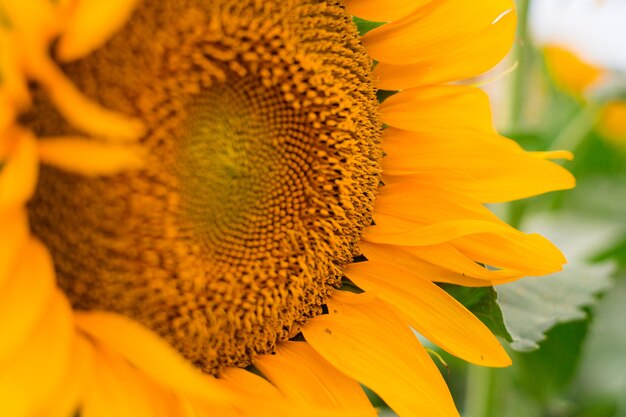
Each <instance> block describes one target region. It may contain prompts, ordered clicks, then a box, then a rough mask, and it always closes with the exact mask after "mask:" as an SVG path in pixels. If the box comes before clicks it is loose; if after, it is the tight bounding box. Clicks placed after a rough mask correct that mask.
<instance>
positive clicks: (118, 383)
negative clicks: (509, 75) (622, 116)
mask: <svg viewBox="0 0 626 417" xmlns="http://www.w3.org/2000/svg"><path fill="white" fill-rule="evenodd" d="M352 16H357V17H360V18H362V19H365V20H367V21H371V22H386V23H385V24H382V25H379V26H380V27H378V28H376V29H374V30H371V31H369V32H368V33H366V34H364V35H359V33H358V32H357V29H356V27H355V25H354V23H353V17H352ZM0 28H1V31H0V54H1V55H0V71H1V74H2V78H1V84H0V109H1V111H0V114H1V118H0V160H1V161H2V165H1V167H2V168H1V169H2V170H1V171H0V219H1V224H2V228H0V289H1V292H0V323H1V324H0V328H2V329H3V330H2V337H1V338H0V392H1V393H2V398H3V401H2V404H1V405H0V407H1V410H2V415H3V416H20V417H22V416H72V415H75V413H76V412H79V413H80V415H81V416H85V417H92V416H101V415H102V416H104V415H106V416H111V415H132V416H152V415H163V416H169V415H172V416H178V415H182V416H204V415H207V416H208V415H255V416H258V415H266V414H267V415H297V416H306V415H331V416H332V415H359V416H360V415H368V416H373V415H375V413H376V412H375V410H374V409H373V408H372V406H371V405H370V403H369V402H368V400H367V398H366V396H365V394H364V392H363V391H362V389H361V386H360V385H359V383H360V384H363V385H365V386H367V387H369V388H370V389H372V390H374V391H375V392H376V393H378V394H379V395H380V396H381V397H382V398H383V399H384V400H385V401H386V402H387V403H388V404H389V405H390V406H391V407H392V408H393V409H394V410H395V411H396V412H397V413H398V414H399V415H400V416H403V417H405V416H421V415H438V416H455V415H458V413H457V411H456V409H455V406H454V403H453V401H452V399H451V396H450V394H449V392H448V389H447V387H446V385H445V382H444V380H443V379H442V377H441V375H440V373H439V371H438V369H437V368H436V366H435V365H434V363H433V362H432V361H431V359H430V357H429V355H428V354H427V352H426V350H425V349H424V348H423V347H422V345H421V344H420V343H419V341H418V339H416V338H415V336H414V334H413V332H412V331H411V328H413V329H415V330H416V331H418V332H419V333H421V334H422V335H424V336H425V337H426V338H428V339H429V340H431V341H432V342H434V343H435V344H437V345H438V346H440V347H441V348H443V349H445V350H447V351H448V352H450V353H452V354H454V355H456V356H458V357H460V358H463V359H465V360H467V361H469V362H472V363H475V364H479V365H485V366H507V365H509V363H510V360H509V358H508V356H507V354H506V353H505V351H504V350H503V348H502V347H501V346H500V344H499V343H498V341H497V339H496V338H495V337H494V336H493V335H492V334H491V333H490V331H489V330H488V329H487V328H486V327H485V326H484V325H483V324H482V323H481V322H480V321H479V320H478V319H477V318H476V317H474V316H473V315H472V314H471V313H470V312H469V311H468V310H466V309H465V308H464V307H463V306H462V305H461V304H460V303H458V302H457V301H456V300H454V299H453V298H451V297H450V296H449V295H448V294H447V293H446V292H445V291H443V290H442V289H441V288H440V286H438V285H437V283H441V282H443V283H454V284H459V285H466V286H488V285H494V284H500V283H504V282H507V281H511V280H515V279H518V278H520V277H522V276H525V275H542V274H547V273H551V272H554V271H558V270H560V269H561V267H562V264H563V263H564V258H563V256H562V255H561V253H560V252H559V251H558V249H556V248H555V247H554V246H553V245H552V244H551V243H549V242H548V241H547V240H545V239H544V238H542V237H541V236H538V235H534V234H524V233H522V232H519V231H517V230H515V229H513V228H512V227H510V226H508V225H506V224H505V223H503V222H502V221H500V220H499V219H498V218H497V217H496V216H494V215H493V214H492V213H491V212H490V211H489V210H488V209H487V208H485V206H484V205H483V203H497V202H503V201H509V200H513V199H518V198H524V197H527V196H531V195H534V194H538V193H543V192H547V191H551V190H557V189H564V188H569V187H572V186H573V183H574V181H573V178H572V177H571V175H570V174H569V173H567V172H566V171H565V170H563V169H562V168H561V167H559V166H558V165H555V164H553V163H552V162H549V161H547V158H551V157H567V156H568V155H567V154H565V153H560V152H555V153H528V152H525V151H523V150H522V149H521V148H519V147H518V146H517V145H516V144H515V143H514V142H513V141H511V140H509V139H506V138H503V137H501V136H499V135H498V134H497V133H496V132H495V131H494V129H493V127H492V125H491V114H490V109H489V104H488V101H487V98H486V96H485V95H484V94H483V93H482V92H481V91H480V90H478V89H477V88H475V87H472V86H469V85H463V84H459V83H454V82H455V81H458V80H462V79H467V78H470V77H473V76H476V75H478V74H480V73H482V72H484V71H486V70H487V69H489V68H490V67H491V66H493V65H494V64H495V63H497V62H498V61H499V60H500V59H501V58H502V57H503V56H504V55H505V54H506V52H507V51H508V49H509V47H510V44H511V42H512V39H513V37H514V31H515V11H514V8H513V3H512V1H511V0H490V1H482V2H472V3H468V2H466V1H464V0H430V1H402V0H393V1H391V0H390V1H386V2H384V5H383V2H378V1H374V0H349V1H348V0H347V1H345V4H344V2H343V1H340V0H281V1H266V0H263V1H261V0H241V1H230V0H164V1H151V2H143V3H139V2H136V1H128V0H115V1H108V2H93V1H88V0H73V1H72V0H61V1H55V2H51V1H47V0H20V1H17V0H15V1H13V0H3V1H2V2H0ZM377 93H378V97H379V98H381V100H382V98H383V97H387V98H386V100H384V101H382V104H379V100H378V99H377ZM393 93H395V94H393ZM383 127H384V128H383Z"/></svg>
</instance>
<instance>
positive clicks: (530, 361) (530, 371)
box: [513, 319, 590, 404]
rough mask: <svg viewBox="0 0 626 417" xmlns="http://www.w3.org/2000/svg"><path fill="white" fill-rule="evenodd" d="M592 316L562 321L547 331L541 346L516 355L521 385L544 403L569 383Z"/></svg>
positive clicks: (514, 360) (577, 362)
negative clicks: (584, 318) (585, 318)
mask: <svg viewBox="0 0 626 417" xmlns="http://www.w3.org/2000/svg"><path fill="white" fill-rule="evenodd" d="M589 323H590V319H587V320H578V321H574V322H569V323H562V324H559V325H557V326H555V327H553V328H552V329H551V330H550V331H548V332H547V333H546V339H545V340H544V341H543V342H541V344H540V349H538V350H535V351H533V352H524V353H517V354H515V356H514V357H513V363H515V366H514V367H513V370H514V373H515V380H516V382H517V383H518V385H519V386H520V387H521V388H522V389H523V390H524V392H526V393H527V394H528V395H530V396H531V397H532V398H534V399H535V400H537V401H539V402H540V403H542V404H547V403H548V401H549V400H550V399H551V398H552V397H555V396H557V395H559V394H561V393H562V392H563V391H564V390H565V389H566V388H567V387H568V386H569V384H570V382H571V381H572V379H573V377H574V375H575V374H576V371H577V370H578V364H579V362H580V356H581V351H582V346H583V341H584V340H585V338H586V336H587V333H588V331H589Z"/></svg>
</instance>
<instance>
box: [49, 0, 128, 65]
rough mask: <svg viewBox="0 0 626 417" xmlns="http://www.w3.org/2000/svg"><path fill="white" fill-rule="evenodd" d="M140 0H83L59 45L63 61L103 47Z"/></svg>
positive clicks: (72, 16)
mask: <svg viewBox="0 0 626 417" xmlns="http://www.w3.org/2000/svg"><path fill="white" fill-rule="evenodd" d="M138 3H139V0H108V1H99V0H79V1H78V2H77V4H76V7H75V8H74V10H73V12H72V14H71V17H70V19H69V22H68V23H67V26H66V28H65V30H64V33H63V35H62V36H61V39H60V40H59V43H58V46H57V54H58V56H59V58H60V59H61V60H62V61H73V60H75V59H79V58H83V57H84V56H86V55H88V54H89V53H91V52H92V51H93V50H95V49H97V48H99V47H101V46H102V45H103V44H104V43H105V42H106V41H107V40H108V39H109V38H110V37H111V36H112V35H113V34H114V33H115V32H117V31H118V30H119V29H120V28H121V27H122V26H123V25H124V23H126V21H127V20H128V19H129V18H130V15H131V13H132V12H133V10H134V9H135V7H136V6H137V4H138Z"/></svg>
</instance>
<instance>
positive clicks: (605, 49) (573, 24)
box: [529, 0, 626, 71]
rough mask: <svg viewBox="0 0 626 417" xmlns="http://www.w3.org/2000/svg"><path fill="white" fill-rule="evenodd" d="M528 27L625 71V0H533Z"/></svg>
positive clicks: (542, 38) (543, 40) (547, 40)
mask: <svg viewBox="0 0 626 417" xmlns="http://www.w3.org/2000/svg"><path fill="white" fill-rule="evenodd" d="M529 23H530V31H531V34H532V36H533V38H534V40H535V42H536V43H537V44H539V45H545V44H556V45H560V46H562V47H564V48H566V49H568V50H570V51H572V52H574V53H576V54H577V55H578V56H580V57H581V58H582V59H583V60H586V61H588V62H589V63H592V64H595V65H596V66H600V67H604V68H607V69H613V70H618V71H626V0H533V1H532V2H531V10H530V19H529Z"/></svg>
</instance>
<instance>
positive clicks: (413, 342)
mask: <svg viewBox="0 0 626 417" xmlns="http://www.w3.org/2000/svg"><path fill="white" fill-rule="evenodd" d="M328 310H329V314H326V315H322V316H318V317H315V318H313V319H312V320H311V321H310V322H309V323H308V325H307V326H305V327H304V328H303V330H302V333H303V334H304V337H305V339H306V340H307V342H308V343H309V344H311V346H312V347H313V348H314V349H315V350H316V351H317V352H318V353H319V354H320V355H322V356H323V357H324V358H325V359H326V360H327V361H328V362H330V363H331V364H333V365H334V366H335V367H336V368H337V369H339V370H340V371H341V372H343V373H344V374H346V375H348V376H350V377H352V378H354V379H356V380H357V381H360V382H361V383H363V384H365V385H366V386H368V387H369V388H371V389H373V390H374V391H375V392H376V393H378V395H380V396H381V397H382V398H383V399H384V400H385V402H386V403H387V404H389V406H390V407H391V408H392V409H393V410H394V411H395V412H396V413H398V414H399V415H401V416H426V415H428V416H442V417H443V416H446V417H448V416H458V412H457V411H456V409H455V406H454V402H453V401H452V397H451V396H450V393H449V392H448V388H447V386H446V384H445V382H444V380H443V378H442V377H441V374H440V373H439V370H438V369H437V367H436V366H435V365H434V363H433V362H432V361H431V359H430V357H429V356H428V354H427V353H426V351H425V350H424V348H423V347H422V346H421V344H420V343H419V342H418V340H417V338H416V337H415V335H414V334H413V333H412V332H411V330H410V329H409V328H408V327H407V326H406V325H404V324H403V323H402V321H401V320H400V319H399V318H398V317H397V316H396V315H395V314H394V313H393V312H392V311H391V310H389V309H388V308H387V307H385V305H384V304H382V303H381V302H380V301H374V302H372V303H366V304H352V305H347V304H344V303H342V302H338V301H335V300H334V299H333V298H331V299H329V300H328Z"/></svg>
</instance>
